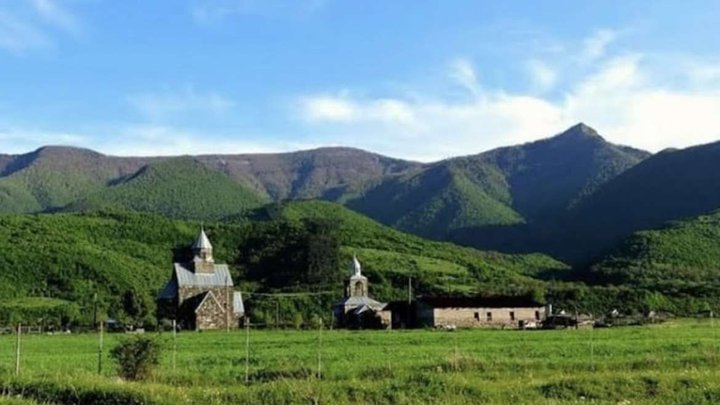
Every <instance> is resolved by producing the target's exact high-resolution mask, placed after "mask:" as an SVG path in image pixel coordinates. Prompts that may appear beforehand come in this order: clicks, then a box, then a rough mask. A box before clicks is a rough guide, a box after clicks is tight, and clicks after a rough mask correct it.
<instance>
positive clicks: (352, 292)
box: [334, 256, 390, 329]
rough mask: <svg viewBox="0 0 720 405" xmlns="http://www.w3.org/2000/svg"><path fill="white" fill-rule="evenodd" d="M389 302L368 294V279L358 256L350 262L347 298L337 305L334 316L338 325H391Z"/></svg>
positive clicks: (362, 327)
mask: <svg viewBox="0 0 720 405" xmlns="http://www.w3.org/2000/svg"><path fill="white" fill-rule="evenodd" d="M386 307H387V304H385V303H382V302H378V301H375V300H374V299H372V298H370V297H369V295H368V279H367V277H365V276H363V275H362V267H361V266H360V262H359V261H358V259H357V257H354V256H353V259H352V261H351V262H350V279H349V280H348V282H347V284H346V286H345V298H344V299H343V300H342V301H340V302H339V303H337V304H336V305H335V310H334V318H335V324H336V326H338V327H341V328H342V327H344V328H351V329H373V328H389V327H390V311H388V310H386Z"/></svg>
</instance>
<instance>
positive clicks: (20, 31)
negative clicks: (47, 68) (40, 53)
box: [0, 0, 80, 54]
mask: <svg viewBox="0 0 720 405" xmlns="http://www.w3.org/2000/svg"><path fill="white" fill-rule="evenodd" d="M26 6H27V7H26ZM79 27H80V24H79V22H78V20H77V18H75V16H74V15H73V14H72V13H71V12H70V11H68V10H67V9H66V8H64V7H62V4H61V1H60V0H31V1H17V2H13V3H3V4H0V48H3V49H5V50H8V51H10V52H13V53H17V54H22V53H25V52H27V51H29V50H33V49H38V48H45V47H48V46H51V45H53V43H54V41H53V38H52V35H51V33H50V32H49V31H50V28H59V29H60V30H61V31H63V32H66V33H72V34H77V33H78V31H79Z"/></svg>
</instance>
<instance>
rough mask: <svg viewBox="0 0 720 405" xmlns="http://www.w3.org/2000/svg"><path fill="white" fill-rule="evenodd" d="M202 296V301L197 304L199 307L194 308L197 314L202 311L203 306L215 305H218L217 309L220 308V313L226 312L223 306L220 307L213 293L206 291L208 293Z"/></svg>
mask: <svg viewBox="0 0 720 405" xmlns="http://www.w3.org/2000/svg"><path fill="white" fill-rule="evenodd" d="M200 296H201V297H202V299H200V300H199V302H198V303H197V305H196V306H195V308H194V310H195V313H197V312H198V311H200V309H201V308H202V307H203V306H205V305H213V304H215V305H217V307H218V308H220V311H222V312H225V308H223V306H222V305H220V303H219V302H218V300H217V298H215V294H213V292H212V291H206V292H204V293H202V294H200Z"/></svg>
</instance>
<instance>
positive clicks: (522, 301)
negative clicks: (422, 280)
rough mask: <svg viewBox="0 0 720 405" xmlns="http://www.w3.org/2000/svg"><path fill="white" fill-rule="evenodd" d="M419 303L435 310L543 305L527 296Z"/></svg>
mask: <svg viewBox="0 0 720 405" xmlns="http://www.w3.org/2000/svg"><path fill="white" fill-rule="evenodd" d="M418 301H420V302H422V303H424V304H426V305H429V306H431V307H434V308H537V307H542V306H543V305H542V304H540V303H539V302H537V301H535V300H534V299H532V298H530V297H526V296H512V295H499V296H487V297H419V298H418Z"/></svg>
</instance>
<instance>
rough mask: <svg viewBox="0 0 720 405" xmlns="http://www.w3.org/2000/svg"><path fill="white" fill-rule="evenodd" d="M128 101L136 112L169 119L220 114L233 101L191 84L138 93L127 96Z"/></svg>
mask: <svg viewBox="0 0 720 405" xmlns="http://www.w3.org/2000/svg"><path fill="white" fill-rule="evenodd" d="M127 101H128V103H129V104H130V105H131V106H132V107H134V108H135V109H136V110H137V111H138V112H140V113H141V114H143V115H144V116H146V117H147V118H150V119H153V120H162V119H170V118H172V117H173V116H177V115H184V114H187V113H202V114H211V115H216V116H218V115H222V114H224V113H226V112H227V111H229V110H230V109H232V107H233V106H234V105H235V103H234V102H233V101H232V100H231V99H229V98H227V97H225V96H223V95H221V94H218V93H215V92H198V91H196V90H195V88H194V87H193V86H186V87H184V88H182V89H181V90H179V91H168V92H161V93H140V94H133V95H130V96H128V97H127Z"/></svg>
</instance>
